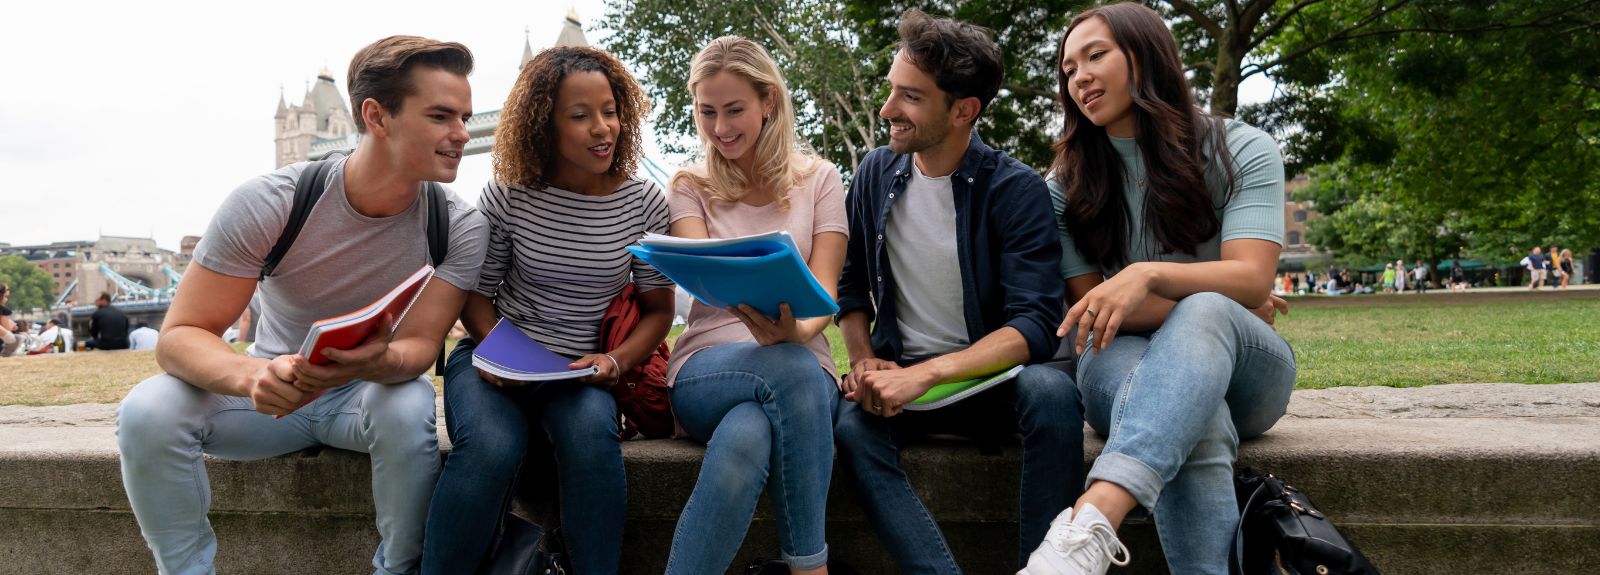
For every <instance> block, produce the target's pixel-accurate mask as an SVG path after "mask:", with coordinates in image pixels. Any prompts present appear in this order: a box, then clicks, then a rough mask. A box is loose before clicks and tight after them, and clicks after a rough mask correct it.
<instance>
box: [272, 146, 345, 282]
mask: <svg viewBox="0 0 1600 575" xmlns="http://www.w3.org/2000/svg"><path fill="white" fill-rule="evenodd" d="M344 156H345V152H344V151H343V150H339V151H334V152H330V153H328V155H327V156H324V157H323V158H322V159H321V160H318V161H315V162H311V164H310V165H308V166H306V169H305V170H304V171H302V172H300V179H299V180H298V181H296V182H295V183H294V206H293V207H291V208H290V209H289V220H288V221H287V222H284V224H283V233H281V234H278V243H276V244H273V246H272V251H270V252H267V259H266V260H264V261H263V262H262V264H261V277H259V278H256V279H257V280H258V281H259V280H264V279H267V276H270V275H272V272H273V271H276V270H277V269H278V264H279V263H280V262H282V261H283V256H284V254H287V253H289V248H290V247H291V246H293V245H294V240H295V238H298V237H300V230H301V228H304V227H305V226H306V219H308V218H310V217H311V208H315V207H317V200H320V199H322V192H324V191H326V190H327V188H328V170H329V169H330V168H331V166H332V165H333V161H334V160H336V159H338V158H341V157H344Z"/></svg>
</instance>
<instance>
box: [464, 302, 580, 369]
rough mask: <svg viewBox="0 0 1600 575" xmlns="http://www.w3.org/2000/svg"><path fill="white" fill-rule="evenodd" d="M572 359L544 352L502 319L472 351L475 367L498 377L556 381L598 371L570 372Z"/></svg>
mask: <svg viewBox="0 0 1600 575" xmlns="http://www.w3.org/2000/svg"><path fill="white" fill-rule="evenodd" d="M571 363H572V360H570V359H567V358H565V357H562V356H560V355H556V353H555V352H553V351H550V350H548V349H545V347H544V346H542V345H539V342H537V341H534V340H533V338H531V337H528V335H527V334H525V333H522V330H520V329H517V326H514V325H511V322H508V321H506V320H505V318H501V319H500V321H499V322H498V323H495V324H494V329H492V330H489V336H488V337H485V338H483V343H480V344H478V348H477V349H475V350H473V351H472V365H473V366H474V367H477V368H478V369H481V370H483V371H485V372H488V373H491V374H494V375H495V377H501V378H505V379H511V380H516V381H555V380H562V379H574V378H579V377H583V376H586V375H590V374H593V373H595V372H596V371H599V370H597V369H595V368H594V367H586V368H583V369H569V368H568V367H567V365H568V364H571Z"/></svg>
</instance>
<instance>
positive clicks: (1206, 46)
mask: <svg viewBox="0 0 1600 575" xmlns="http://www.w3.org/2000/svg"><path fill="white" fill-rule="evenodd" d="M1146 3H1147V4H1148V5H1150V6H1151V7H1152V8H1155V9H1156V10H1157V11H1160V12H1161V13H1162V15H1163V16H1165V17H1166V18H1167V20H1168V22H1170V23H1171V24H1172V29H1173V33H1174V34H1175V35H1176V36H1177V37H1178V41H1179V46H1180V47H1181V48H1182V51H1183V53H1184V57H1185V63H1186V64H1187V65H1188V66H1189V68H1190V70H1191V71H1192V72H1193V81H1194V84H1195V86H1196V88H1198V89H1200V90H1201V91H1203V92H1207V93H1209V94H1210V102H1211V111H1212V112H1213V113H1217V114H1221V115H1225V116H1233V115H1234V114H1235V113H1236V112H1237V111H1238V106H1239V95H1238V92H1239V85H1240V84H1241V83H1243V81H1244V80H1245V79H1246V78H1249V77H1251V76H1254V75H1257V74H1263V75H1270V76H1273V77H1274V78H1276V79H1278V80H1279V81H1283V80H1286V79H1289V80H1294V79H1304V78H1301V77H1299V76H1297V74H1298V75H1304V74H1311V75H1313V76H1314V75H1315V74H1317V73H1318V71H1319V70H1320V71H1321V72H1322V73H1327V72H1329V70H1328V68H1327V67H1326V66H1324V65H1323V64H1325V63H1326V57H1325V56H1324V54H1325V53H1326V52H1328V51H1330V50H1337V49H1340V48H1342V47H1345V46H1351V45H1361V44H1364V43H1367V42H1372V41H1378V42H1383V41H1386V40H1389V39H1392V38H1396V37H1404V36H1428V35H1438V34H1445V35H1450V34H1468V33H1487V32H1496V31H1508V30H1519V29H1538V30H1553V29H1559V28H1560V27H1561V24H1560V22H1561V21H1562V20H1572V19H1581V18H1583V17H1585V15H1589V16H1592V14H1593V10H1594V6H1595V5H1596V2H1595V1H1594V0H1585V1H1580V2H1542V3H1541V4H1542V5H1541V6H1539V8H1541V9H1542V10H1540V11H1527V12H1523V13H1520V14H1510V13H1501V14H1497V15H1498V16H1506V18H1502V19H1480V18H1477V17H1478V16H1481V15H1482V14H1483V11H1482V10H1481V8H1483V7H1484V6H1486V5H1492V4H1495V3H1493V2H1485V1H1483V0H1244V1H1240V0H1146ZM1501 4H1511V5H1524V6H1525V5H1526V4H1527V3H1526V2H1506V3H1501Z"/></svg>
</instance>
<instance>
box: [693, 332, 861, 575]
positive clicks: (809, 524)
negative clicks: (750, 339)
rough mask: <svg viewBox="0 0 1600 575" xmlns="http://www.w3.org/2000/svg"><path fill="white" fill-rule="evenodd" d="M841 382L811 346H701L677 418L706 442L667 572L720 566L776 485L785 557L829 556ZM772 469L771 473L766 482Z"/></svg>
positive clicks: (804, 563) (814, 559) (805, 563)
mask: <svg viewBox="0 0 1600 575" xmlns="http://www.w3.org/2000/svg"><path fill="white" fill-rule="evenodd" d="M838 401H839V388H838V387H837V386H836V385H835V384H834V381H833V377H832V376H830V375H828V372H827V371H825V370H823V368H822V366H821V365H818V364H817V358H816V356H814V355H812V354H811V350H809V349H806V347H805V346H801V345H796V344H778V345H770V346H761V345H756V344H754V343H731V344H723V345H718V346H712V347H709V348H706V349H703V350H700V351H699V352H697V353H695V354H694V355H693V356H691V357H690V358H689V360H688V361H687V362H685V363H684V364H683V367H681V368H679V370H678V376H677V380H676V381H675V382H674V384H673V388H672V409H673V412H674V413H675V414H676V415H677V416H678V423H679V424H680V425H682V426H683V429H684V431H687V432H689V435H690V436H691V437H693V438H694V439H695V440H697V441H700V442H703V443H705V444H706V456H705V461H704V462H703V463H701V464H700V479H699V480H698V481H696V482H695V486H694V493H693V494H692V495H690V496H689V502H688V503H687V504H685V505H684V507H683V513H682V514H681V515H679V516H678V526H677V529H676V531H675V532H674V533H673V534H672V552H671V555H669V556H668V558H667V573H668V574H669V575H671V574H674V573H682V574H689V575H702V574H705V573H722V572H723V571H726V570H727V569H728V565H729V564H730V563H732V562H733V557H734V554H735V553H737V552H738V551H739V545H740V543H742V542H743V541H744V536H745V533H746V532H747V531H749V529H750V519H751V518H752V517H753V516H754V515H755V510H756V501H757V500H758V499H760V498H761V491H762V489H764V488H765V487H766V486H767V485H769V484H770V485H771V487H772V494H771V497H770V498H769V499H770V500H771V502H772V511H773V514H774V515H776V516H777V519H778V542H779V544H780V546H781V547H782V555H783V560H784V562H785V563H787V564H788V565H789V566H790V567H793V568H796V569H815V568H818V567H821V566H823V565H826V564H827V563H828V544H827V541H826V538H825V520H826V517H825V515H826V512H827V503H828V482H829V481H830V480H831V479H832V477H833V410H834V406H835V405H836V404H837V402H838ZM769 473H770V475H771V476H772V481H770V482H769V481H767V476H768V474H769Z"/></svg>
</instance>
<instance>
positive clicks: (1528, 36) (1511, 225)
mask: <svg viewBox="0 0 1600 575" xmlns="http://www.w3.org/2000/svg"><path fill="white" fill-rule="evenodd" d="M1350 1H1351V2H1352V3H1353V2H1354V0H1350ZM1335 3H1337V1H1335ZM1588 5H1589V6H1590V7H1593V6H1595V5H1596V3H1593V2H1590V3H1588ZM1565 6H1568V4H1566V3H1564V2H1558V1H1556V0H1520V1H1519V2H1516V3H1485V4H1481V5H1474V6H1467V5H1456V6H1455V10H1454V11H1453V12H1451V13H1450V14H1448V16H1447V17H1448V18H1449V19H1450V20H1451V21H1453V22H1456V23H1457V24H1458V25H1461V26H1477V27H1479V28H1485V29H1484V30H1473V31H1468V32H1453V33H1432V34H1415V35H1394V36H1389V37H1384V38H1377V39H1373V40H1372V41H1369V42H1364V43H1361V44H1359V45H1357V44H1348V45H1344V46H1340V47H1337V48H1334V49H1329V50H1327V51H1325V52H1324V53H1323V54H1322V55H1321V56H1320V58H1322V59H1323V60H1324V61H1323V62H1321V63H1320V64H1318V65H1319V66H1321V67H1324V68H1325V69H1326V70H1328V71H1329V72H1328V73H1327V74H1326V75H1325V77H1324V78H1322V79H1318V78H1317V76H1316V75H1314V74H1308V75H1304V76H1302V77H1304V78H1307V81H1306V83H1291V84H1290V85H1289V86H1288V94H1289V95H1288V97H1287V98H1284V99H1283V100H1282V101H1278V102H1274V103H1273V104H1272V106H1274V107H1276V108H1277V110H1275V112H1276V113H1278V114H1284V113H1285V112H1287V115H1298V116H1299V117H1300V118H1301V121H1300V122H1299V123H1298V125H1297V127H1298V128H1299V130H1298V133H1296V134H1294V135H1291V136H1290V137H1289V138H1288V139H1287V141H1288V143H1289V145H1290V155H1291V157H1296V158H1297V160H1298V161H1299V162H1300V163H1302V164H1310V163H1322V164H1324V167H1323V168H1319V169H1313V170H1312V171H1311V174H1312V175H1313V181H1314V184H1313V185H1312V186H1308V187H1307V190H1306V192H1304V193H1303V194H1302V197H1303V198H1304V199H1309V200H1312V201H1314V202H1315V203H1316V206H1317V209H1318V210H1319V211H1321V212H1323V213H1324V214H1327V215H1328V216H1329V217H1327V218H1324V219H1323V220H1322V221H1320V222H1317V223H1315V224H1313V225H1312V230H1311V232H1310V237H1311V241H1313V242H1315V243H1317V244H1318V245H1321V246H1325V247H1327V248H1329V249H1331V250H1333V251H1334V252H1336V253H1338V254H1341V255H1349V256H1362V257H1366V256H1372V255H1376V254H1379V253H1385V252H1386V251H1391V250H1392V249H1393V248H1394V246H1393V245H1392V244H1393V242H1394V241H1397V238H1403V239H1399V240H1398V241H1403V245H1404V246H1406V247H1408V248H1410V249H1412V250H1417V249H1423V246H1433V245H1436V246H1437V248H1436V249H1427V251H1429V252H1431V253H1433V254H1435V255H1453V254H1454V252H1456V251H1458V250H1459V251H1464V252H1465V253H1467V254H1468V255H1473V256H1476V257H1480V258H1482V259H1486V260H1489V261H1492V262H1504V261H1505V260H1506V259H1507V258H1508V257H1509V256H1508V255H1507V254H1517V253H1521V252H1525V251H1526V250H1527V248H1528V247H1529V246H1531V245H1539V244H1543V245H1548V244H1549V243H1552V242H1555V243H1560V244H1561V245H1579V246H1596V245H1600V215H1596V214H1595V211H1594V210H1593V208H1592V206H1594V205H1600V81H1596V80H1595V78H1597V77H1600V60H1597V59H1596V58H1594V54H1597V53H1600V34H1596V33H1595V32H1596V31H1597V29H1600V28H1597V27H1600V17H1596V16H1595V15H1593V13H1592V12H1591V13H1589V14H1587V15H1586V14H1584V13H1571V12H1561V11H1560V10H1561V9H1562V8H1563V7H1565ZM1552 14H1557V15H1556V16H1550V15H1552ZM1541 18H1542V20H1541ZM1518 22H1522V23H1524V24H1526V25H1522V24H1515V23H1518ZM1485 23H1501V24H1495V25H1493V26H1497V27H1495V28H1494V29H1488V28H1491V24H1485ZM1508 23H1509V24H1508ZM1391 24H1392V25H1395V26H1399V27H1406V28H1424V27H1426V26H1427V25H1428V21H1427V20H1425V19H1420V13H1416V14H1408V15H1403V16H1400V17H1395V18H1394V21H1393V22H1392V23H1391ZM1534 24H1538V25H1534ZM1289 40H1290V41H1292V39H1289ZM1270 115H1271V114H1269V116H1270ZM1277 117H1278V118H1283V117H1284V116H1283V115H1279V116H1277ZM1264 124H1265V125H1268V126H1269V127H1274V128H1277V129H1280V130H1281V129H1283V128H1284V126H1285V125H1286V124H1288V123H1284V124H1277V125H1274V124H1273V123H1272V122H1264ZM1376 229H1386V230H1388V232H1390V233H1388V234H1378V235H1374V234H1373V233H1371V232H1373V230H1376ZM1400 230H1408V231H1404V232H1402V231H1400ZM1391 253H1392V252H1391ZM1413 253H1416V252H1413ZM1513 259H1514V258H1513Z"/></svg>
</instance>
